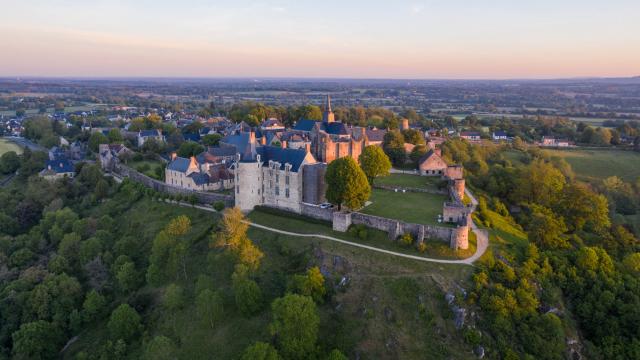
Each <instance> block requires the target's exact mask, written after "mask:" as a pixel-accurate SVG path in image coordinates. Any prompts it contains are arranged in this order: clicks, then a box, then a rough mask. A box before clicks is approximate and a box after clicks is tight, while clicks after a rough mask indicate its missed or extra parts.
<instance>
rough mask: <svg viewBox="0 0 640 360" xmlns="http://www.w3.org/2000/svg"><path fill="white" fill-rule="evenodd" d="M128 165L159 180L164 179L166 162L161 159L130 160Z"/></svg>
mask: <svg viewBox="0 0 640 360" xmlns="http://www.w3.org/2000/svg"><path fill="white" fill-rule="evenodd" d="M127 166H129V167H131V168H133V169H136V170H137V171H139V172H141V173H143V174H145V175H147V176H149V177H151V178H154V179H157V180H164V168H165V164H164V163H163V162H162V161H159V160H140V161H130V162H129V163H128V164H127Z"/></svg>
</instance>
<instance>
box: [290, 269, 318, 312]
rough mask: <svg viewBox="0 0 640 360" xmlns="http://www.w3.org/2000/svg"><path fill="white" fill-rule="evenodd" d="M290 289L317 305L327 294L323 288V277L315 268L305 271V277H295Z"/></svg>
mask: <svg viewBox="0 0 640 360" xmlns="http://www.w3.org/2000/svg"><path fill="white" fill-rule="evenodd" d="M290 288H291V290H292V291H295V292H297V293H299V294H301V295H305V296H310V297H311V298H312V299H313V300H314V301H315V302H317V303H321V302H322V300H323V298H324V295H325V294H326V292H327V290H326V289H325V287H324V276H322V273H321V272H320V268H318V267H317V266H314V267H312V268H310V269H309V270H307V274H306V275H295V276H294V277H293V278H292V281H291V284H290Z"/></svg>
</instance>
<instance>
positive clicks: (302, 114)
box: [296, 105, 322, 120]
mask: <svg viewBox="0 0 640 360" xmlns="http://www.w3.org/2000/svg"><path fill="white" fill-rule="evenodd" d="M296 115H297V119H296V120H298V119H309V120H322V110H320V107H318V106H316V105H303V106H301V107H299V108H298V111H297V112H296Z"/></svg>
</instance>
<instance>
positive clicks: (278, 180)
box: [276, 174, 280, 183]
mask: <svg viewBox="0 0 640 360" xmlns="http://www.w3.org/2000/svg"><path fill="white" fill-rule="evenodd" d="M279 182H280V174H276V183H279Z"/></svg>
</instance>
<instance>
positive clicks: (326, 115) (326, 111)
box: [322, 95, 336, 123]
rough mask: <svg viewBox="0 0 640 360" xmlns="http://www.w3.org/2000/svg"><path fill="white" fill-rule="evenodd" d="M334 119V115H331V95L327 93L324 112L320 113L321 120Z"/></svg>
mask: <svg viewBox="0 0 640 360" xmlns="http://www.w3.org/2000/svg"><path fill="white" fill-rule="evenodd" d="M334 121H336V119H335V116H334V115H333V111H331V95H327V103H326V104H325V107H324V112H323V113H322V122H327V123H330V122H334Z"/></svg>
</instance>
